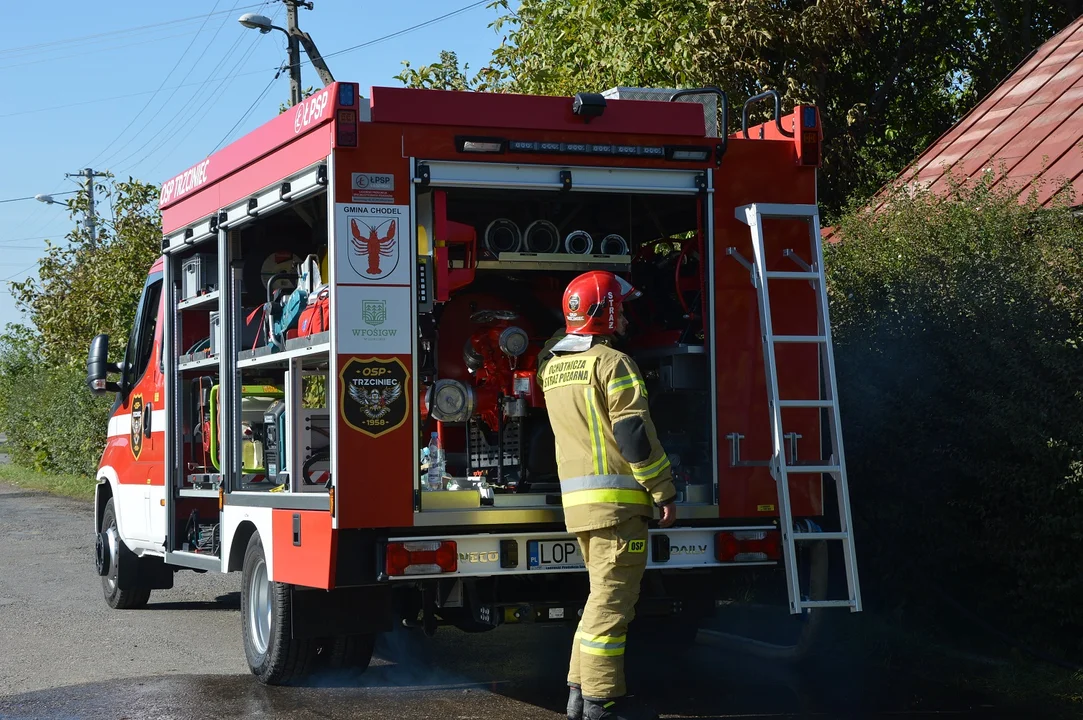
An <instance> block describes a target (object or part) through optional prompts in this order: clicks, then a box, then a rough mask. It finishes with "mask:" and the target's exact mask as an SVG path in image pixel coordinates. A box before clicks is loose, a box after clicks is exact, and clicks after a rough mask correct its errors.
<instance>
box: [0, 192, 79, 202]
mask: <svg viewBox="0 0 1083 720" xmlns="http://www.w3.org/2000/svg"><path fill="white" fill-rule="evenodd" d="M75 192H76V191H75V190H72V191H71V192H62V193H50V195H74V194H75ZM36 198H37V195H27V196H26V197H17V198H8V199H7V200H0V203H13V202H19V201H20V200H34V199H36Z"/></svg>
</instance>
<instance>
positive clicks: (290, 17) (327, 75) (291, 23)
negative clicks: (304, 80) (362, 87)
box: [237, 0, 335, 107]
mask: <svg viewBox="0 0 1083 720" xmlns="http://www.w3.org/2000/svg"><path fill="white" fill-rule="evenodd" d="M282 2H283V3H284V4H285V5H286V27H284V28H282V27H279V26H277V25H274V24H272V23H271V19H270V18H268V17H265V16H263V15H258V14H256V13H245V14H244V15H241V17H239V18H238V19H237V21H238V22H239V23H241V25H244V26H245V27H246V28H250V29H252V30H259V31H260V32H261V33H263V34H267V33H269V32H271V31H272V30H278V31H279V32H282V33H285V34H286V39H287V41H288V42H289V53H290V59H289V63H290V107H293V106H294V105H299V104H300V103H301V101H302V100H304V98H303V97H301V94H302V90H301V46H302V45H304V48H305V52H306V53H308V59H309V60H311V61H312V66H313V67H314V68H316V72H317V73H318V74H319V76H320V80H322V81H323V85H324V87H327V86H328V85H330V84H331V83H333V82H334V81H335V76H334V75H332V74H331V71H330V69H328V67H327V63H325V62H324V60H323V57H322V56H321V55H320V51H319V50H317V49H316V43H315V42H313V41H312V36H311V35H309V34H308V33H306V32H304V31H303V30H301V28H299V27H298V26H297V9H298V8H302V7H303V8H305V9H307V10H311V9H312V7H313V5H312V2H311V0H282ZM279 72H281V70H280V71H279ZM275 77H278V76H277V75H275Z"/></svg>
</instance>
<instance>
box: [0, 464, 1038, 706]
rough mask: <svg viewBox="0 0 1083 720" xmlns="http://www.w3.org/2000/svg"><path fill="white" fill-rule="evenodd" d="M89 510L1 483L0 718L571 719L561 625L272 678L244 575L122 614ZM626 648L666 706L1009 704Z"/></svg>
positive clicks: (829, 669) (850, 671) (869, 671)
mask: <svg viewBox="0 0 1083 720" xmlns="http://www.w3.org/2000/svg"><path fill="white" fill-rule="evenodd" d="M91 518H92V515H91V508H90V506H89V505H88V504H86V503H79V502H74V501H70V500H64V499H59V498H55V497H51V496H46V495H43V494H40V493H36V492H26V491H22V490H20V489H18V488H12V487H9V486H4V485H0V720H14V719H15V718H18V719H20V720H22V719H23V718H35V719H38V718H40V719H43V720H50V719H57V720H59V719H61V718H63V719H65V720H67V719H69V718H110V719H116V718H126V719H128V720H137V719H140V720H142V719H148V720H149V719H154V720H166V719H169V720H173V719H180V718H193V719H194V718H199V719H203V718H218V717H274V718H297V719H300V718H305V719H307V718H321V719H328V718H433V719H436V718H439V719H441V720H443V719H448V718H455V719H459V718H462V719H466V718H470V719H489V718H523V719H525V720H532V719H534V718H538V719H539V720H541V719H543V718H544V719H547V720H555V719H559V718H561V717H563V714H562V709H563V703H564V700H565V692H566V690H565V688H564V686H563V674H564V670H565V667H566V666H565V664H564V663H565V662H566V649H567V647H568V643H569V640H570V636H571V634H570V631H569V630H567V629H564V628H552V627H541V626H534V627H506V628H500V629H498V630H496V631H494V632H490V633H484V634H478V635H467V634H464V633H461V632H459V631H457V630H441V631H440V632H439V633H438V634H437V636H436V638H434V639H432V640H431V641H430V642H429V645H428V646H427V649H426V651H425V652H424V659H421V658H419V657H417V656H413V657H412V656H410V655H409V654H404V652H403V651H402V647H405V646H399V647H392V645H398V638H397V637H395V636H393V637H392V638H391V639H390V640H389V641H384V643H383V644H382V646H381V648H382V649H381V650H380V651H379V652H381V654H382V655H383V656H384V657H385V658H386V657H390V658H392V660H387V659H381V658H377V659H376V660H374V663H373V665H372V666H371V667H370V668H369V669H368V671H367V672H366V673H364V674H359V673H351V674H340V675H325V676H321V677H318V678H315V679H314V680H313V681H312V682H311V683H309V685H308V686H306V687H300V688H274V687H264V686H261V685H260V684H259V683H257V682H256V680H255V679H254V678H253V677H252V676H251V675H250V674H249V673H248V669H247V666H246V664H245V660H244V651H243V649H242V647H241V639H240V632H241V631H240V612H239V589H240V583H239V576H238V575H237V574H233V575H228V576H227V575H220V574H219V575H215V574H211V573H206V574H196V573H191V572H185V573H182V574H180V575H178V576H177V581H176V585H175V587H174V589H172V590H169V591H157V592H155V593H154V595H152V597H151V604H150V605H149V606H148V608H146V609H143V610H130V611H116V610H110V609H109V608H108V607H107V606H106V605H105V602H104V601H103V600H102V597H101V586H100V581H99V579H98V577H97V576H96V574H95V572H94V567H93V560H92V557H93V542H92V540H93V533H92V527H93V524H92V519H91ZM633 640H634V638H633ZM410 646H411V647H412V646H413V645H412V644H411V645H410ZM629 652H630V660H629V662H630V670H629V674H630V677H631V679H632V682H633V683H635V686H636V687H640V688H648V687H649V688H651V689H652V692H651V699H652V700H653V701H654V702H655V703H656V705H657V706H658V707H659V708H660V709H661V710H662V712H663V717H676V718H700V719H706V718H753V717H755V718H776V717H827V718H834V717H846V718H871V717H915V718H916V717H930V718H931V717H938V718H939V717H944V716H949V715H950V716H961V717H982V718H991V717H1006V716H1009V715H1010V714H1009V713H1007V712H1006V711H1004V710H1003V709H997V708H994V707H993V706H992V705H990V704H988V703H986V702H983V701H982V700H981V699H980V698H974V697H964V696H961V695H960V694H959V693H957V692H953V691H947V690H944V689H941V688H935V687H929V686H927V685H924V684H919V683H916V682H915V681H912V680H908V679H906V678H905V677H902V676H899V675H893V676H891V677H885V676H884V675H883V673H882V672H881V671H878V670H876V669H874V668H869V667H866V666H862V665H860V664H858V663H854V662H847V661H846V660H845V659H835V660H832V661H825V662H823V663H816V664H813V665H812V666H811V667H806V668H804V669H802V670H801V671H795V670H787V669H785V668H783V667H778V666H774V665H771V664H769V663H766V662H763V661H759V660H756V659H754V658H750V657H748V656H745V655H741V654H736V653H733V652H732V651H726V650H723V649H719V648H718V647H714V646H710V645H706V644H702V643H701V644H700V645H698V646H697V647H696V648H695V649H694V650H692V651H691V652H681V653H678V652H676V651H674V650H673V649H672V648H665V647H661V648H658V647H656V648H644V647H639V648H636V647H635V646H634V644H633V646H632V647H631V648H630V651H629ZM1011 716H1013V717H1014V716H1015V715H1011ZM1030 716H1031V717H1035V715H1030Z"/></svg>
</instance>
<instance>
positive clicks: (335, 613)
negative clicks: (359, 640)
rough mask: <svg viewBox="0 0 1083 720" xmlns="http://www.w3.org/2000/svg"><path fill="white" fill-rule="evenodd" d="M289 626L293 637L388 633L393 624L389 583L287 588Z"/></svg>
mask: <svg viewBox="0 0 1083 720" xmlns="http://www.w3.org/2000/svg"><path fill="white" fill-rule="evenodd" d="M290 611H291V617H290V627H291V633H292V637H293V638H294V639H295V640H301V639H305V638H322V637H332V636H336V635H365V634H367V633H375V632H390V631H391V629H392V627H393V625H394V623H393V622H392V618H393V613H392V605H391V587H390V586H389V585H368V586H363V587H349V588H337V589H335V590H314V589H311V588H302V587H297V586H296V585H294V586H291V587H290Z"/></svg>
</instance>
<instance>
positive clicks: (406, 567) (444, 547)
mask: <svg viewBox="0 0 1083 720" xmlns="http://www.w3.org/2000/svg"><path fill="white" fill-rule="evenodd" d="M386 559H387V564H386V566H387V574H388V575H390V576H392V577H394V576H401V575H432V574H435V573H450V572H455V571H456V570H458V569H459V554H458V550H457V548H456V546H455V542H454V541H453V540H418V541H413V542H392V543H388V544H387V556H386Z"/></svg>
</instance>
